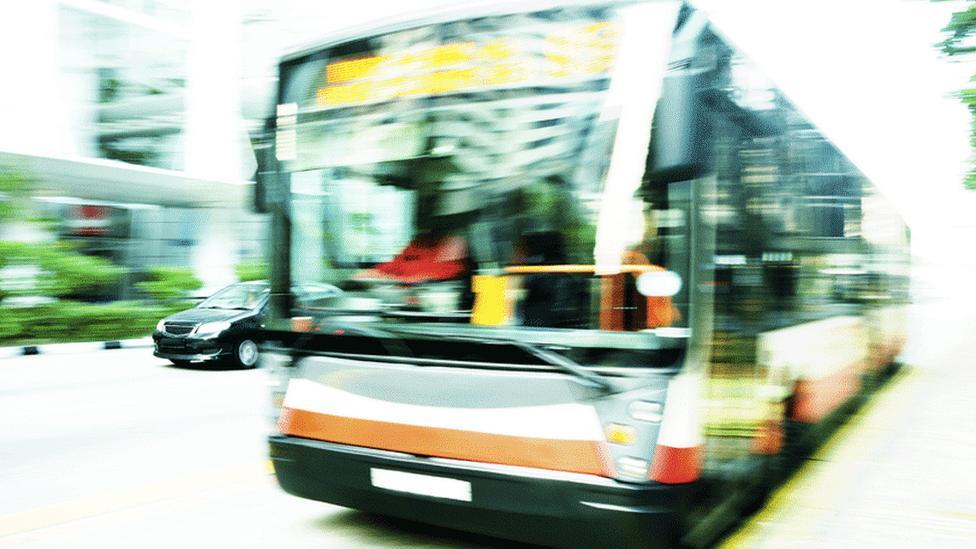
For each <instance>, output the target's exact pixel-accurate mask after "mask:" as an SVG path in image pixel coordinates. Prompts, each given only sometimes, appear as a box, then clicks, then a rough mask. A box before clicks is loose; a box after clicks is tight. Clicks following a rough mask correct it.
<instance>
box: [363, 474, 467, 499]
mask: <svg viewBox="0 0 976 549" xmlns="http://www.w3.org/2000/svg"><path fill="white" fill-rule="evenodd" d="M369 479H370V482H372V484H373V486H375V487H377V488H383V489H384V490H393V491H395V492H406V493H408V494H417V495H421V496H430V497H435V498H444V499H453V500H456V501H471V483H470V482H467V481H464V480H457V479H453V478H445V477H434V476H431V475H418V474H416V473H404V472H403V471H391V470H389V469H377V468H375V467H371V468H370V469H369Z"/></svg>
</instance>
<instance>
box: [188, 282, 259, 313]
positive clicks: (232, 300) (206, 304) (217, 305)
mask: <svg viewBox="0 0 976 549" xmlns="http://www.w3.org/2000/svg"><path fill="white" fill-rule="evenodd" d="M267 296H268V286H267V284H255V283H249V284H234V285H231V286H227V287H226V288H224V289H222V290H220V291H219V292H217V293H215V294H214V295H212V296H210V297H209V298H207V299H206V300H204V301H203V302H202V303H200V305H199V307H200V308H202V309H241V310H254V309H257V308H258V307H260V306H261V305H263V304H264V302H265V300H266V298H267Z"/></svg>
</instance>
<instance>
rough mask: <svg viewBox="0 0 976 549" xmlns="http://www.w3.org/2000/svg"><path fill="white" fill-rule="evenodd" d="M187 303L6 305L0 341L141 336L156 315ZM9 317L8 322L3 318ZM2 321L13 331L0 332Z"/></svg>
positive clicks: (43, 341)
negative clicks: (23, 307) (11, 307)
mask: <svg viewBox="0 0 976 549" xmlns="http://www.w3.org/2000/svg"><path fill="white" fill-rule="evenodd" d="M186 307H187V304H186V303H172V304H168V305H158V304H157V305H147V304H145V303H141V302H137V301H116V302H114V303H107V304H91V303H80V302H76V301H60V302H58V303H52V304H50V305H43V306H40V307H30V308H25V309H8V310H7V311H5V313H0V343H3V344H4V345H11V344H15V343H30V344H36V343H54V342H70V341H103V340H113V339H127V338H132V337H143V336H147V335H149V334H151V333H152V331H153V328H154V327H155V326H156V323H157V322H159V319H161V318H163V317H165V316H167V315H170V314H173V313H175V312H177V311H180V310H182V309H184V308H186ZM4 318H8V319H9V322H5V321H4ZM5 325H12V326H14V327H15V330H16V331H15V332H11V331H8V332H6V333H4V332H3V329H4V326H5Z"/></svg>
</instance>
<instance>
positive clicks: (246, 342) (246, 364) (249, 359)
mask: <svg viewBox="0 0 976 549" xmlns="http://www.w3.org/2000/svg"><path fill="white" fill-rule="evenodd" d="M233 361H234V364H236V365H237V366H238V367H240V368H254V367H256V366H257V364H258V345H257V343H254V341H253V340H250V339H242V340H240V341H238V342H237V345H236V346H234V357H233Z"/></svg>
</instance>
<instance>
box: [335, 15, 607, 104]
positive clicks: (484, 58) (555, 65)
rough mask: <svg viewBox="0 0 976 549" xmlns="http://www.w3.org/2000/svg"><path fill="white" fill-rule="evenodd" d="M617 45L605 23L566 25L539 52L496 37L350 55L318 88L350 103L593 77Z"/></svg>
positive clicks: (338, 62)
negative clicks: (356, 56)
mask: <svg viewBox="0 0 976 549" xmlns="http://www.w3.org/2000/svg"><path fill="white" fill-rule="evenodd" d="M616 45H617V32H616V30H615V28H614V26H613V24H611V23H609V22H600V23H593V24H588V25H583V26H575V27H569V28H561V29H559V30H558V31H556V32H553V33H551V34H550V35H548V36H546V37H545V38H544V40H543V51H542V52H538V53H536V52H526V51H524V50H523V46H524V44H521V43H519V41H517V40H513V39H509V38H496V39H493V40H491V41H488V42H485V43H483V44H476V43H474V42H455V43H450V44H443V45H440V46H435V47H430V48H426V49H413V50H409V51H404V52H399V53H391V54H384V55H375V56H371V57H361V58H357V59H347V60H343V61H337V62H335V63H330V64H329V65H328V66H326V68H325V82H326V83H325V85H324V86H322V87H320V88H319V89H318V90H317V91H316V100H317V102H318V104H319V105H324V106H346V105H355V104H359V103H365V102H369V101H385V100H389V99H394V98H397V97H413V96H420V95H436V94H443V93H452V92H459V91H464V90H471V89H478V88H485V87H492V86H501V85H506V84H517V83H523V82H528V81H534V80H539V81H543V82H544V81H546V80H552V79H565V78H578V77H588V76H593V75H598V74H602V73H606V72H608V71H609V70H610V68H611V67H612V65H613V59H614V53H615V51H616ZM539 53H541V56H540V55H539ZM540 57H541V59H542V60H543V62H542V63H539V62H538V60H539V59H540Z"/></svg>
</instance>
